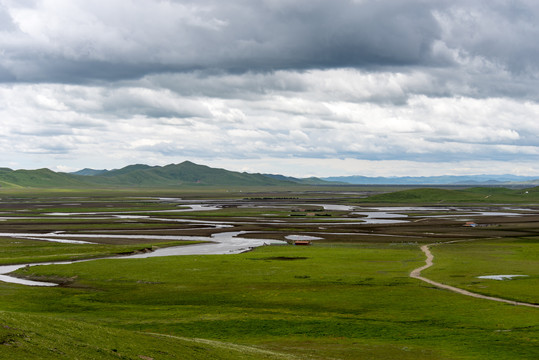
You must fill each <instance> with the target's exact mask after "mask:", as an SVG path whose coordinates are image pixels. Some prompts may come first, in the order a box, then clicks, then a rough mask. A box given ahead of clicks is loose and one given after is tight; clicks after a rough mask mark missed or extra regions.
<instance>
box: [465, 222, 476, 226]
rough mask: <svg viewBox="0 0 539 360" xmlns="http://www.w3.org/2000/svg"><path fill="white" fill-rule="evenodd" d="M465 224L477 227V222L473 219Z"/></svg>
mask: <svg viewBox="0 0 539 360" xmlns="http://www.w3.org/2000/svg"><path fill="white" fill-rule="evenodd" d="M464 226H466V227H476V226H477V224H476V223H474V222H473V221H467V222H466V224H464Z"/></svg>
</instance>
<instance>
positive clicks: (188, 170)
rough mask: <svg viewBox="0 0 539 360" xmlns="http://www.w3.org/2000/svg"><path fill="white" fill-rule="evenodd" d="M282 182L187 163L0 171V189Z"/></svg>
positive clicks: (291, 183)
mask: <svg viewBox="0 0 539 360" xmlns="http://www.w3.org/2000/svg"><path fill="white" fill-rule="evenodd" d="M299 183H300V182H294V181H291V180H286V179H275V178H272V177H268V176H265V175H262V174H249V173H245V172H244V173H240V172H235V171H228V170H225V169H216V168H211V167H208V166H204V165H197V164H195V163H192V162H190V161H185V162H183V163H181V164H170V165H166V166H149V165H142V164H137V165H129V166H126V167H124V168H121V169H115V170H94V169H88V168H86V169H83V170H79V171H77V172H74V173H56V172H54V171H51V170H49V169H39V170H16V171H14V170H11V169H7V168H0V187H35V188H43V187H45V188H52V187H55V188H72V187H79V188H81V187H84V188H92V187H93V188H96V187H147V188H152V187H153V188H159V187H176V186H183V185H217V186H219V185H230V186H236V185H237V186H273V185H281V186H289V185H297V184H299Z"/></svg>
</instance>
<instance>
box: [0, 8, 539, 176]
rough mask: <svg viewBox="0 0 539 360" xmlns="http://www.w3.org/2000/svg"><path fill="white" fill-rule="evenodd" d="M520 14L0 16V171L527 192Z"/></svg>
mask: <svg viewBox="0 0 539 360" xmlns="http://www.w3.org/2000/svg"><path fill="white" fill-rule="evenodd" d="M537 19H539V3H538V2H537V1H534V0H511V1H509V0H505V1H504V0H490V1H479V0H478V1H470V0H466V1H464V0H462V1H461V0H447V1H446V0H406V1H399V0H395V1H391V0H228V1H219V0H168V1H167V0H92V1H87V0H0V121H1V126H0V146H1V148H2V150H3V151H2V152H1V153H0V167H1V166H4V167H10V168H13V169H20V168H25V169H35V168H41V167H48V168H50V169H53V170H60V171H74V170H78V169H81V168H84V167H91V168H96V169H103V168H107V169H111V168H120V167H123V166H126V165H129V164H134V163H145V164H150V165H165V164H169V163H179V162H182V161H184V160H191V161H194V162H197V163H201V164H205V165H210V166H215V167H224V168H227V169H230V170H240V171H248V172H267V173H281V174H285V175H291V176H312V175H314V176H331V175H365V176H391V175H396V176H402V175H441V174H484V173H486V174H505V173H511V174H519V175H539V161H538V160H539V45H537V44H538V43H537V39H538V38H539V21H538V20H537Z"/></svg>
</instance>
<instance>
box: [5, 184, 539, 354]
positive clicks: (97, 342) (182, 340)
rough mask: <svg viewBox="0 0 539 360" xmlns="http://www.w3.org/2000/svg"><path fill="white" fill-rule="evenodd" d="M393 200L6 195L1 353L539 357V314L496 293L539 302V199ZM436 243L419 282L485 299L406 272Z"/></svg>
mask: <svg viewBox="0 0 539 360" xmlns="http://www.w3.org/2000/svg"><path fill="white" fill-rule="evenodd" d="M480 191H481V193H482V192H484V191H487V190H480ZM495 192H496V190H495ZM388 193H389V194H388ZM390 193H391V192H389V191H388V192H384V193H381V192H379V191H378V190H372V191H371V190H369V189H365V188H360V189H342V188H339V187H335V188H331V187H324V188H323V189H310V188H309V189H301V190H298V189H280V190H279V189H277V190H272V191H271V192H268V189H267V188H262V189H249V192H248V196H247V197H246V191H244V190H243V189H242V190H238V189H226V191H224V190H222V189H195V190H188V191H180V190H176V191H173V190H160V191H156V190H155V191H149V190H148V191H142V190H141V191H114V190H103V191H97V192H93V193H92V194H87V193H85V192H84V191H69V192H67V191H56V192H55V191H51V190H49V191H34V192H30V191H28V192H20V191H19V192H4V193H2V194H1V195H2V198H1V200H0V217H1V221H0V247H1V249H2V251H1V256H0V265H2V266H0V273H1V277H0V280H1V282H0V287H1V289H0V290H1V294H2V296H0V306H2V312H1V313H0V314H2V315H1V316H0V323H1V324H2V325H3V326H4V328H3V329H4V330H2V331H1V332H0V337H1V336H3V338H4V339H5V340H4V344H5V345H6V346H4V347H1V348H0V355H2V356H4V357H10V358H24V357H23V354H25V353H26V354H27V353H28V352H29V351H31V352H35V353H36V354H39V357H40V358H51V359H52V358H72V357H73V355H76V356H78V357H79V358H104V359H108V358H111V359H112V358H117V356H118V355H119V354H120V355H122V356H124V357H126V358H137V357H138V358H140V356H143V357H147V358H155V359H161V358H163V359H169V358H170V359H173V358H185V359H189V358H192V359H197V358H208V359H213V358H215V359H228V358H230V359H233V358H252V359H258V358H271V359H273V358H275V359H279V358H283V359H284V358H297V359H303V358H308V359H327V358H331V359H358V358H366V359H370V358H372V359H379V358H382V359H383V358H387V359H393V358H402V359H454V358H459V359H482V358H488V357H489V355H491V354H493V352H494V351H495V352H496V356H497V358H500V359H515V358H520V359H527V358H529V359H532V358H536V356H537V355H538V352H537V346H536V345H537V341H538V330H539V329H538V324H539V315H538V312H537V309H536V308H530V307H526V306H518V305H511V304H508V303H497V302H495V301H489V300H488V299H487V298H488V297H495V298H502V299H506V300H508V301H513V302H514V303H515V304H516V303H529V304H537V303H538V302H539V293H538V292H537V289H539V273H538V269H539V257H538V254H539V245H538V244H539V241H538V236H539V232H538V230H539V201H537V202H536V201H534V200H533V199H531V200H530V199H529V197H528V198H527V199H526V201H522V200H518V201H517V200H513V201H511V199H508V198H507V196H506V195H505V194H504V197H503V198H500V199H497V198H496V196H489V198H488V201H489V202H485V201H478V200H476V199H483V198H484V197H483V196H481V197H477V198H474V196H473V195H471V196H469V197H463V198H462V199H460V198H459V199H457V198H456V197H455V193H453V192H441V193H440V194H442V195H441V196H445V197H443V198H440V199H435V201H433V200H431V199H430V197H432V193H431V191H430V190H429V191H426V192H425V193H427V194H428V195H429V199H428V200H420V201H418V200H414V201H412V200H410V199H409V198H408V199H406V200H405V201H403V200H402V197H403V195H400V194H399V193H398V192H397V195H396V196H395V197H394V198H393V199H392V200H391V201H388V200H386V199H387V197H388V196H389V195H390ZM414 194H415V193H414ZM527 194H529V193H527ZM406 197H409V195H406ZM468 198H469V199H471V200H468V201H466V199H468ZM380 199H382V200H380ZM497 200H499V201H497ZM538 200H539V199H538ZM471 222H473V224H475V226H474V227H471V226H467V224H468V225H469V223H471ZM296 240H312V241H310V246H294V245H293V244H294V241H296ZM431 244H436V246H434V247H431V248H430V250H431V251H432V254H433V257H434V264H433V265H432V266H430V267H428V268H424V269H423V271H422V272H421V276H422V277H425V278H428V279H431V280H432V281H433V282H434V283H436V284H438V283H440V284H444V285H447V286H448V287H454V288H459V289H463V290H465V291H466V292H470V293H474V294H480V295H482V296H484V297H485V298H472V297H471V296H466V295H462V294H457V293H454V292H452V291H449V290H447V289H443V288H440V287H437V286H436V285H433V284H429V283H425V282H423V281H421V280H420V279H418V278H417V277H416V278H413V277H411V273H412V272H413V271H414V269H418V268H420V267H422V265H423V264H425V254H423V252H422V251H421V247H422V246H425V245H431ZM285 260H295V261H285ZM488 274H513V275H512V276H513V278H512V280H507V281H493V280H491V279H489V278H484V276H488ZM15 282H19V283H15ZM38 285H47V286H38ZM490 313H493V314H494V313H495V314H497V315H496V316H490V315H485V316H477V314H490ZM46 319H54V320H55V321H57V322H58V323H62V324H63V326H64V328H65V329H66V331H67V329H71V331H72V332H73V331H75V330H74V328H77V329H82V328H83V327H88V328H87V329H86V328H85V330H84V332H83V333H86V334H88V335H87V336H82V335H81V336H79V337H78V338H77V339H76V341H74V342H73V340H71V346H69V345H67V343H69V341H68V340H67V339H68V338H69V335H68V334H67V333H64V332H62V331H58V332H57V333H56V335H54V336H53V335H52V334H49V333H47V334H46V335H45V332H47V331H48V330H47V329H48V326H49V325H48V324H47V320H46ZM97 333H108V334H109V336H108V337H107V339H103V338H100V337H99V336H97V335H96V334H97ZM152 334H153V335H152ZM44 338H47V339H49V338H50V339H49V340H47V342H45V340H43V339H44ZM115 338H117V339H118V341H114V339H115ZM121 338H124V339H132V340H130V341H131V342H129V341H128V342H124V343H123V344H122V342H121V341H120V340H119V339H121ZM197 339H198V340H197ZM201 339H202V340H204V342H201ZM440 339H443V340H440ZM199 340H200V341H199ZM111 342H112V343H113V344H112V343H111ZM143 343H144V344H147V345H146V346H145V347H144V348H140V347H139V346H138V344H143ZM194 344H196V346H197V347H200V349H199V351H200V352H201V353H202V354H205V355H200V354H198V355H196V354H195V355H193V354H192V351H194V350H193V347H194V346H195V345H194ZM240 345H241V346H244V347H245V348H241V347H240ZM158 349H159V350H158ZM195 352H196V351H195ZM178 354H183V355H181V356H178ZM36 356H37V355H36ZM197 356H198V357H197ZM200 356H202V357H200Z"/></svg>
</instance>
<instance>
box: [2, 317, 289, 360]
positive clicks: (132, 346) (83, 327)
mask: <svg viewBox="0 0 539 360" xmlns="http://www.w3.org/2000/svg"><path fill="white" fill-rule="evenodd" d="M0 357H1V358H2V359H10V360H17V359H21V360H26V359H143V360H148V359H186V360H199V359H218V360H235V359H240V360H241V359H244V360H247V359H273V360H277V359H292V358H291V357H289V356H286V355H281V354H278V353H275V352H270V351H264V350H260V349H257V348H253V347H242V346H237V345H234V344H228V343H224V342H209V341H203V340H199V339H182V338H178V337H166V336H160V335H156V334H144V333H139V332H133V331H125V330H120V329H113V328H105V327H102V326H95V325H91V324H86V323H84V322H80V321H70V320H64V319H59V318H56V317H50V316H39V315H29V314H20V313H12V312H0Z"/></svg>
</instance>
